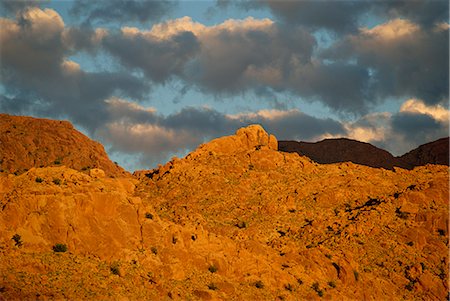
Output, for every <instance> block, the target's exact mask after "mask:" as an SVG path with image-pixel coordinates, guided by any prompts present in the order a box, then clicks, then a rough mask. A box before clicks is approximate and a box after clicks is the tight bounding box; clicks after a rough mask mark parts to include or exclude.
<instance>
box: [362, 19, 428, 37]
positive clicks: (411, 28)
mask: <svg viewBox="0 0 450 301" xmlns="http://www.w3.org/2000/svg"><path fill="white" fill-rule="evenodd" d="M418 31H420V26H418V25H417V24H414V23H412V22H411V21H409V20H406V19H394V20H390V21H388V22H386V23H383V24H380V25H377V26H375V27H374V28H371V29H368V28H363V29H361V33H362V34H363V35H365V36H369V37H371V38H375V39H376V40H380V41H384V42H388V41H394V40H397V39H402V38H405V37H411V36H413V35H415V34H416V33H417V32H418Z"/></svg>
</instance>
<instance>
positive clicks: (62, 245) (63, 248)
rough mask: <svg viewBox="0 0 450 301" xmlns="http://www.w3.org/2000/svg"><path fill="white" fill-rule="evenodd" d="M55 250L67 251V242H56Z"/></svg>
mask: <svg viewBox="0 0 450 301" xmlns="http://www.w3.org/2000/svg"><path fill="white" fill-rule="evenodd" d="M53 251H54V252H60V253H61V252H62V253H63V252H66V251H67V245H65V244H56V245H54V246H53Z"/></svg>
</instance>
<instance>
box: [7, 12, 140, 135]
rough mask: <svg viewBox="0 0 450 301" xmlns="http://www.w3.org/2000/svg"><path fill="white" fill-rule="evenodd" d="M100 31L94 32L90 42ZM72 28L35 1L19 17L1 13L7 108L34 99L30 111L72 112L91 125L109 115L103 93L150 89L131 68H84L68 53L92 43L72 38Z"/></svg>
mask: <svg viewBox="0 0 450 301" xmlns="http://www.w3.org/2000/svg"><path fill="white" fill-rule="evenodd" d="M100 33H101V31H98V30H96V31H92V32H91V34H90V35H89V37H90V38H89V39H90V40H91V42H92V43H94V42H96V37H97V36H98V35H99V34H100ZM72 34H73V31H71V30H70V28H66V27H65V24H64V22H63V20H62V18H61V17H60V15H59V14H58V13H57V12H56V11H54V10H52V9H40V8H37V7H33V8H28V9H26V10H23V11H21V12H20V13H19V14H18V15H17V19H16V20H10V19H4V18H1V19H0V44H1V45H2V47H1V52H0V55H1V61H2V66H1V75H2V82H3V84H4V86H5V90H6V94H5V95H4V99H5V100H6V101H5V102H3V103H2V109H3V110H5V111H9V112H10V111H13V110H14V109H19V108H23V107H24V105H25V104H27V105H30V104H31V105H30V107H31V108H30V111H33V110H35V111H37V112H39V113H40V114H44V115H46V116H50V117H56V118H59V117H66V116H68V117H70V119H71V120H72V121H74V122H77V123H79V124H80V125H82V126H84V127H86V128H88V129H91V130H92V129H95V127H97V126H99V125H100V124H101V123H102V122H103V118H105V116H106V115H105V114H106V112H105V107H104V104H103V100H104V99H106V98H108V97H111V96H112V95H114V94H123V95H126V96H129V97H132V98H134V99H141V98H142V97H143V94H144V93H146V92H147V91H148V90H149V85H148V84H147V83H145V81H142V80H141V79H139V78H137V77H136V76H133V75H131V74H129V73H127V72H123V71H117V72H101V71H100V72H85V71H83V70H82V68H81V67H80V66H79V64H78V63H76V62H74V61H72V60H69V59H68V56H69V55H70V54H72V53H74V52H76V51H77V49H74V48H73V47H78V46H80V45H81V44H84V46H80V47H82V48H83V47H85V46H86V45H87V44H88V43H80V42H74V41H73V40H72V38H71V37H72V36H73V35H72ZM86 47H87V46H86ZM20 110H22V109H20Z"/></svg>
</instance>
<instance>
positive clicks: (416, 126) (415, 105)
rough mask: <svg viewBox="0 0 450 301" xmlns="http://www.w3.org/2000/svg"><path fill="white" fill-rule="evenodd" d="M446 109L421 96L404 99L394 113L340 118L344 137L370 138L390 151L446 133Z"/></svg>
mask: <svg viewBox="0 0 450 301" xmlns="http://www.w3.org/2000/svg"><path fill="white" fill-rule="evenodd" d="M449 115H450V111H449V110H448V109H445V108H443V107H442V106H440V105H435V106H433V105H427V104H426V103H424V102H423V101H421V100H417V99H410V100H406V101H405V102H404V103H403V104H402V106H401V107H400V109H399V111H398V112H395V113H387V112H383V113H371V114H367V115H365V116H362V117H361V118H360V119H359V120H357V121H355V122H353V123H350V122H344V123H343V125H344V127H345V130H346V132H347V133H346V135H347V137H348V138H352V139H356V140H359V141H364V142H370V143H372V144H374V145H376V146H378V147H381V148H384V149H386V150H388V151H390V152H392V153H393V154H394V155H402V154H404V153H406V152H408V151H410V150H412V149H413V148H416V147H417V146H419V145H421V144H424V143H427V142H430V141H434V140H437V139H439V138H442V137H446V136H448V133H449V118H448V116H449Z"/></svg>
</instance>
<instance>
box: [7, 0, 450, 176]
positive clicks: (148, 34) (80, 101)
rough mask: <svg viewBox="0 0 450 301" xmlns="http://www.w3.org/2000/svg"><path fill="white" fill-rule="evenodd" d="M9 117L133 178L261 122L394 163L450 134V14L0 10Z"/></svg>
mask: <svg viewBox="0 0 450 301" xmlns="http://www.w3.org/2000/svg"><path fill="white" fill-rule="evenodd" d="M0 3H1V6H0V7H1V16H2V18H1V19H0V22H1V24H0V25H1V26H0V33H1V36H0V57H1V79H2V80H1V89H0V92H1V95H0V97H1V98H0V111H1V112H4V113H9V114H14V115H31V116H36V117H46V118H54V119H67V120H69V121H71V122H72V123H74V124H75V126H76V127H77V128H79V129H81V130H82V131H83V132H84V133H86V134H87V135H88V136H90V137H91V138H93V139H95V140H98V141H100V142H101V143H103V144H104V145H105V147H106V149H107V151H108V153H109V154H110V156H111V157H112V159H113V160H115V161H118V162H119V163H120V164H121V165H122V166H124V167H125V168H127V169H129V170H135V169H143V168H152V167H154V166H156V165H157V164H159V163H164V162H165V161H167V160H168V159H170V158H171V157H172V156H174V155H176V156H184V155H186V153H187V152H189V151H191V150H193V149H195V148H196V147H197V146H198V145H199V144H201V143H204V142H206V141H208V140H210V139H212V138H215V137H219V136H223V135H229V134H232V133H233V132H234V131H235V130H237V129H238V128H239V127H241V126H245V125H247V124H251V123H260V124H262V125H263V127H265V128H266V130H268V131H269V132H271V133H274V134H275V135H276V136H277V137H278V139H280V140H303V141H318V140H321V139H325V138H334V137H348V138H352V139H357V140H361V141H366V142H370V143H372V144H374V145H376V146H379V147H382V148H384V149H386V150H388V151H390V152H392V153H393V154H394V155H400V154H403V153H404V152H406V151H409V150H410V149H412V148H414V147H417V146H418V145H420V144H423V143H426V142H429V141H432V140H436V139H438V138H441V137H443V136H447V135H448V130H449V125H448V121H449V120H448V116H449V110H448V107H449V104H448V82H449V77H448V70H449V68H448V47H449V46H448V45H449V43H448V42H449V41H448V30H449V26H448V24H449V20H448V2H447V1H426V0H414V1H384V2H377V1H331V0H330V1H271V0H261V1H246V0H243V1H227V0H220V1H124V0H110V1H100V0H99V1H86V0H77V1H17V0H15V1H7V0H6V1H5V0H2V1H0Z"/></svg>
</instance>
